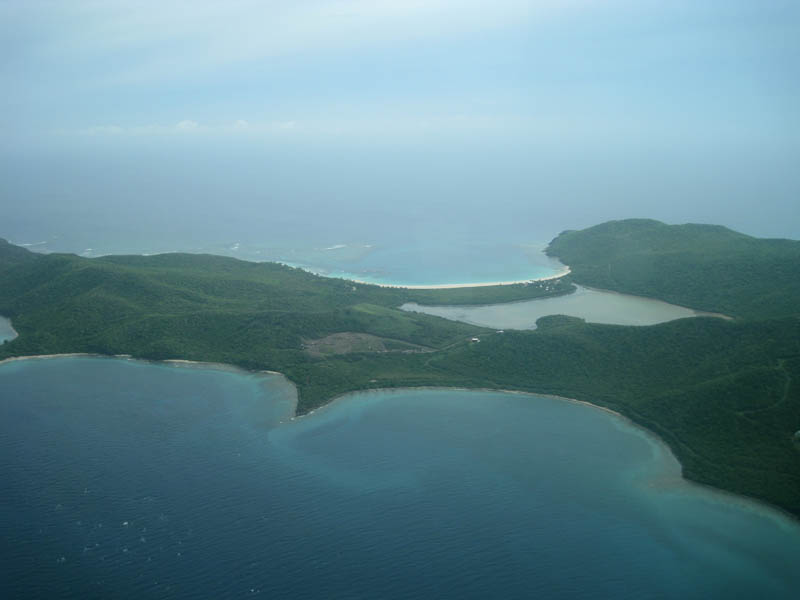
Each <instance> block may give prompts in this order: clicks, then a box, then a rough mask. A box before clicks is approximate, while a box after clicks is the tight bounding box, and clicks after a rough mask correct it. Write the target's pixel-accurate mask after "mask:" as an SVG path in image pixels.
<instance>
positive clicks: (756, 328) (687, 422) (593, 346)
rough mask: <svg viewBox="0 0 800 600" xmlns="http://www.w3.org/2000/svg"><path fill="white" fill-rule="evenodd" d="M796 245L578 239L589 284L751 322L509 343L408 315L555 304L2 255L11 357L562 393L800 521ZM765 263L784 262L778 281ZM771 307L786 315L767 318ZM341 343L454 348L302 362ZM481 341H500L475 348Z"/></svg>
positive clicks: (281, 276) (186, 260)
mask: <svg viewBox="0 0 800 600" xmlns="http://www.w3.org/2000/svg"><path fill="white" fill-rule="evenodd" d="M706 242H707V243H706ZM796 248H797V243H795V242H786V241H778V242H774V241H770V240H755V239H753V238H748V237H747V236H742V235H741V234H736V233H734V232H730V231H728V230H725V229H723V228H716V227H705V226H685V227H679V228H671V227H668V226H666V225H663V224H660V223H657V222H652V221H628V222H617V223H611V224H606V225H602V226H598V227H596V228H591V229H588V230H584V231H583V232H569V233H565V234H562V235H561V236H559V237H558V238H557V239H556V240H554V242H553V243H552V244H551V247H550V252H551V253H553V254H554V255H557V256H559V257H561V258H562V260H563V261H564V262H566V263H568V264H570V266H571V267H572V268H573V274H574V277H575V279H576V281H577V282H579V283H586V284H589V285H595V286H598V287H605V288H609V289H617V290H620V291H627V292H633V293H639V294H645V295H650V296H654V297H660V298H664V299H667V300H671V301H673V302H677V303H679V304H684V305H688V306H692V307H694V308H704V309H707V310H715V311H722V312H726V313H728V314H732V315H736V316H739V317H745V318H744V319H739V320H737V321H734V322H723V321H720V320H716V319H691V320H681V321H675V322H671V323H665V324H662V325H658V326H655V327H617V326H602V325H589V324H586V323H583V322H581V321H579V320H577V319H570V318H565V317H553V318H548V319H544V320H542V321H540V328H539V329H538V330H536V331H533V332H507V333H505V334H495V333H493V332H488V331H487V330H482V329H480V328H476V327H473V326H470V325H466V324H461V323H454V322H451V321H445V320H443V319H438V318H436V317H430V316H426V315H421V314H417V313H405V312H402V311H398V310H396V309H395V307H396V306H397V305H399V304H401V303H402V302H406V301H418V302H425V303H429V304H430V303H432V302H439V303H448V302H453V303H464V302H465V300H464V298H466V299H467V301H469V299H477V298H481V299H483V300H484V301H492V300H494V301H499V300H501V299H519V298H516V297H514V296H515V295H519V294H531V295H535V294H539V293H541V292H542V290H537V289H536V287H535V286H513V287H508V288H503V289H500V288H479V290H478V291H474V290H473V291H470V290H454V291H449V290H443V291H428V290H425V291H424V293H422V292H414V291H411V290H393V289H382V288H377V287H375V286H362V285H353V284H351V283H350V282H344V281H340V280H332V279H326V278H321V277H317V276H314V275H310V274H308V273H305V272H302V271H299V270H296V269H291V268H289V267H284V266H281V265H275V264H255V263H245V262H242V261H237V260H234V259H229V258H222V257H211V256H194V255H180V254H175V255H161V256H154V257H109V258H104V259H92V260H89V259H83V258H79V257H76V256H71V255H48V256H40V255H30V253H27V252H25V251H22V252H20V251H19V250H20V249H14V247H13V246H6V247H3V246H2V245H0V256H3V257H5V258H0V283H1V285H0V314H5V315H7V316H11V317H12V318H13V320H14V325H15V327H16V329H17V330H18V331H19V332H20V334H21V335H20V337H19V338H17V339H16V340H14V341H13V342H9V343H7V344H5V345H4V346H2V347H0V358H2V357H3V356H12V355H25V354H38V353H50V352H81V351H82V352H99V353H106V354H114V353H130V354H133V355H135V356H138V357H142V358H154V359H159V358H188V359H194V360H206V361H219V362H227V363H232V364H237V365H239V366H242V367H245V368H251V369H265V368H266V369H274V370H278V371H282V372H284V373H285V374H286V375H287V376H288V377H289V378H290V379H291V380H292V381H294V382H295V383H296V384H297V386H298V391H299V395H300V407H299V410H300V411H301V412H305V411H308V410H310V409H311V408H313V407H315V406H318V405H320V404H323V403H325V402H327V401H329V400H330V399H331V398H332V397H334V396H336V395H338V394H341V393H345V392H348V391H352V390H357V389H365V388H370V387H393V386H416V385H452V386H471V387H495V388H506V389H519V390H525V391H532V392H541V393H554V394H560V395H564V396H568V397H574V398H579V399H583V400H588V401H591V402H594V403H597V404H601V405H605V406H609V407H612V408H614V409H616V410H619V411H620V412H622V413H623V414H626V415H627V416H629V417H630V418H632V419H633V420H635V421H637V422H639V423H641V424H643V425H645V426H646V427H648V428H650V429H652V430H653V431H656V432H657V433H659V434H660V435H661V436H662V437H663V438H664V439H665V440H666V441H667V442H668V443H669V444H670V445H671V446H672V448H673V449H674V451H675V452H676V454H677V456H678V457H679V459H680V460H681V462H682V464H683V465H684V469H685V474H686V475H687V476H688V477H690V478H692V479H695V480H697V481H701V482H705V483H709V484H712V485H716V486H718V487H721V488H724V489H728V490H731V491H735V492H739V493H744V494H748V495H750V496H754V497H759V498H763V499H765V500H768V501H770V502H773V503H775V504H777V505H779V506H781V507H783V508H785V509H787V510H790V511H792V512H794V513H795V514H799V515H800V452H799V451H798V449H797V448H796V447H795V446H796V445H795V444H793V443H792V435H793V433H794V431H796V430H798V429H800V387H798V382H799V381H800V358H799V357H800V348H798V343H799V342H798V340H800V326H799V325H798V319H797V317H796V311H797V310H798V307H800V302H796V301H794V300H795V299H798V298H800V291H797V290H796V286H797V281H795V280H794V279H792V274H793V273H794V272H795V270H796V269H797V266H798V260H797V258H796V256H797V255H796ZM4 250H6V251H8V252H4ZM743 265H744V266H743ZM748 265H749V266H748ZM753 265H770V267H769V271H765V272H768V273H769V275H765V272H762V271H761V270H758V269H756V268H755V267H754V266H753ZM737 268H739V269H740V270H737ZM764 268H765V269H766V268H767V267H764ZM742 272H744V273H750V275H749V277H750V278H749V279H748V277H744V276H743V275H742V274H741V273H742ZM609 273H610V275H609ZM728 279H729V280H730V282H729V284H728V283H726V281H728ZM568 285H569V284H566V283H565V284H563V286H564V288H562V289H560V290H558V291H559V292H561V291H563V289H566V286H568ZM515 288H516V289H515ZM473 293H474V294H476V295H473ZM509 296H510V297H509ZM475 301H477V300H475ZM758 306H761V307H763V308H764V311H763V312H764V316H767V317H770V318H761V317H762V315H758V314H757V312H758V311H757V310H756V308H757V307H758ZM757 317H758V318H757ZM341 332H358V333H369V334H372V335H378V336H381V337H387V338H392V339H397V340H403V341H407V342H409V343H414V344H420V345H423V346H427V347H430V348H435V349H438V351H437V352H433V353H425V354H370V353H354V354H348V355H338V356H332V357H328V358H312V357H310V356H308V355H307V354H306V353H304V352H303V351H302V349H301V344H302V339H303V338H319V337H323V336H325V335H330V334H333V333H341ZM476 333H480V335H481V338H482V340H483V341H482V342H481V343H480V344H471V343H469V342H468V341H467V339H468V338H469V337H471V336H472V335H475V334H476Z"/></svg>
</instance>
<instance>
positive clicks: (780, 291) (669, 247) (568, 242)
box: [547, 219, 800, 318]
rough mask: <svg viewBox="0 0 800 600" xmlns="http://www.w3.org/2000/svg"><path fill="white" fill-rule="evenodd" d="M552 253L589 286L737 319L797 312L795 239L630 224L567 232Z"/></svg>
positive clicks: (799, 250) (799, 245)
mask: <svg viewBox="0 0 800 600" xmlns="http://www.w3.org/2000/svg"><path fill="white" fill-rule="evenodd" d="M547 253H548V254H549V255H551V256H556V257H558V258H559V259H560V260H562V261H563V262H565V263H566V264H568V265H569V266H570V268H571V269H572V275H573V277H574V279H575V281H578V282H580V283H584V284H586V285H589V286H594V287H599V288H604V289H610V290H616V291H620V292H627V293H630V294H638V295H641V296H650V297H654V298H660V299H663V300H666V301H668V302H673V303H675V304H680V305H683V306H689V307H691V308H694V309H698V310H705V311H710V312H721V313H725V314H729V315H732V316H738V317H752V318H766V317H780V316H786V315H797V314H800V302H798V299H799V298H800V242H797V241H793V240H780V239H759V238H753V237H750V236H747V235H744V234H742V233H737V232H735V231H731V230H730V229H726V228H725V227H720V226H717V225H665V224H664V223H660V222H659V221H652V220H645V219H629V220H625V221H611V222H608V223H603V224H602V225H596V226H594V227H590V228H588V229H584V230H581V231H566V232H563V233H562V234H560V235H559V236H558V237H557V238H556V239H554V240H553V241H552V242H551V243H550V246H549V247H548V249H547Z"/></svg>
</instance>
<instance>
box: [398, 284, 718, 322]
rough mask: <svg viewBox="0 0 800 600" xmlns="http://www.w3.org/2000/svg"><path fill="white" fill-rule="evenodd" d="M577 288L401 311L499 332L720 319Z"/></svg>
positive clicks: (411, 306) (412, 305) (639, 298)
mask: <svg viewBox="0 0 800 600" xmlns="http://www.w3.org/2000/svg"><path fill="white" fill-rule="evenodd" d="M576 287H577V289H576V291H575V292H574V293H572V294H567V295H566V296H557V297H555V298H540V299H537V300H525V301H523V302H507V303H504V304H487V305H482V306H422V305H420V304H416V303H413V302H409V303H407V304H404V305H403V306H401V307H400V308H402V309H403V310H408V311H412V312H422V313H426V314H429V315H436V316H437V317H444V318H445V319H452V320H454V321H464V322H465V323H472V324H473V325H480V326H483V327H496V328H500V329H535V328H536V321H537V319H539V318H541V317H545V316H547V315H568V316H571V317H578V318H581V319H585V320H587V321H588V322H590V323H606V324H609V325H655V324H656V323H664V322H666V321H672V320H674V319H684V318H686V317H697V316H720V315H713V314H712V313H704V312H700V311H696V310H692V309H691V308H684V307H683V306H676V305H675V304H669V303H668V302H663V301H661V300H654V299H652V298H644V297H642V296H631V295H630V294H619V293H617V292H608V291H605V290H594V289H591V288H585V287H581V286H576Z"/></svg>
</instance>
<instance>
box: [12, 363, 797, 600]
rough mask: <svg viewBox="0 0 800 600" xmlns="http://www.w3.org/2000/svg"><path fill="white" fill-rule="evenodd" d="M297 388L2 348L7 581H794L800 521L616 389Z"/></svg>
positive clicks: (44, 585)
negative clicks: (690, 450) (38, 356)
mask: <svg viewBox="0 0 800 600" xmlns="http://www.w3.org/2000/svg"><path fill="white" fill-rule="evenodd" d="M293 402H294V392H293V389H292V388H291V386H289V385H287V383H286V381H285V380H284V379H283V378H281V377H279V376H255V375H243V374H240V373H236V372H229V371H221V370H209V369H197V368H178V367H172V366H166V365H153V364H147V363H139V362H133V361H124V360H113V359H96V358H62V359H52V360H29V361H17V362H11V363H7V364H4V365H2V366H0V477H2V481H3V493H2V495H0V539H2V543H0V560H2V564H3V569H1V570H0V597H3V598H27V597H31V598H33V597H37V598H43V597H53V598H55V597H58V598H250V597H265V598H326V599H329V598H459V599H461V598H480V599H485V598H698V599H700V598H702V599H706V598H732V597H736V598H756V597H757V598H796V592H797V589H798V588H799V587H800V571H798V569H797V568H796V566H797V557H798V556H800V527H798V525H797V524H796V523H794V522H792V521H789V520H787V519H785V518H783V517H782V516H781V515H779V514H778V513H776V512H773V511H771V510H769V509H766V508H763V507H760V506H759V505H756V504H753V503H750V502H747V501H745V500H741V499H737V498H732V497H729V496H726V495H722V494H717V493H713V492H710V491H708V490H705V489H702V488H699V487H696V486H692V485H688V484H686V483H685V482H683V481H682V480H681V479H680V478H679V476H678V467H677V465H676V463H675V461H674V459H673V458H672V456H671V455H670V454H669V452H667V451H666V450H665V449H664V447H663V446H662V445H661V444H660V443H659V442H657V441H656V440H654V439H653V438H652V437H650V436H648V435H646V434H644V433H643V432H641V431H640V430H638V429H636V428H634V427H632V426H629V425H628V424H626V422H624V421H623V420H621V419H620V418H617V417H615V416H613V415H611V414H608V413H606V412H603V411H600V410H596V409H593V408H590V407H586V406H582V405H578V404H574V403H569V402H564V401H558V400H554V399H547V398H538V397H534V396H528V395H521V394H509V393H496V392H477V391H475V392H465V391H457V390H417V391H395V392H375V393H368V394H358V395H352V396H349V397H346V398H344V399H341V400H339V401H337V402H335V403H334V404H332V405H330V406H327V407H325V408H323V409H320V410H318V411H316V413H314V414H313V415H311V416H309V417H304V418H301V419H297V420H294V421H291V420H290V415H291V413H292V409H293Z"/></svg>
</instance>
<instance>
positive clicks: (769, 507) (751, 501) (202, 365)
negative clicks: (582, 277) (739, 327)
mask: <svg viewBox="0 0 800 600" xmlns="http://www.w3.org/2000/svg"><path fill="white" fill-rule="evenodd" d="M82 357H83V358H103V359H116V360H128V361H132V362H141V363H149V364H151V365H165V366H170V367H178V368H196V369H210V370H216V371H228V372H232V373H237V374H240V375H259V374H266V375H279V376H280V377H282V378H283V379H285V380H286V382H287V383H289V384H290V385H291V387H292V389H293V391H294V394H293V398H292V410H291V413H292V416H291V417H290V418H289V419H288V421H285V420H281V421H279V424H287V423H288V422H292V421H298V420H301V419H305V418H306V417H310V416H311V415H313V414H314V413H315V412H317V410H319V409H330V408H332V407H333V406H334V404H337V403H340V402H341V401H344V400H346V399H349V398H352V397H354V396H359V395H366V394H371V393H376V392H379V393H386V392H392V393H394V392H397V393H403V392H416V391H420V390H431V391H441V390H451V391H457V392H494V393H502V394H515V395H520V396H530V397H532V398H548V399H552V400H557V401H560V402H569V403H570V404H579V405H583V406H586V407H589V408H592V409H595V410H600V411H603V412H605V413H608V414H610V415H613V416H614V417H616V418H618V419H620V421H621V422H622V423H624V424H625V425H627V426H629V427H631V428H633V429H635V430H637V431H639V432H641V433H643V434H645V435H646V436H648V437H649V438H651V439H652V440H653V441H655V442H656V443H657V444H658V445H660V446H661V447H662V448H663V449H664V450H666V452H667V453H668V454H669V456H670V457H671V458H672V459H673V460H674V461H675V463H676V464H677V465H678V468H679V472H678V473H677V478H678V479H679V480H680V481H681V482H682V483H683V484H685V485H691V486H697V487H698V488H701V489H704V490H706V491H710V492H712V493H713V494H716V495H719V496H720V498H724V499H726V500H727V501H728V502H733V503H735V504H740V505H742V504H746V505H747V507H748V508H750V509H753V508H757V509H758V510H759V511H767V513H772V514H771V515H770V514H767V515H766V516H771V517H772V518H774V517H775V516H777V515H779V516H781V517H783V518H785V519H787V520H788V521H789V522H791V523H793V524H795V525H800V516H796V515H794V514H792V513H790V512H788V511H786V510H784V509H783V508H781V507H779V506H776V505H774V504H771V503H769V502H767V501H765V500H762V499H760V498H756V497H753V496H747V495H744V494H737V493H735V492H731V491H728V490H725V489H723V488H718V487H714V486H712V485H708V484H704V483H701V482H698V481H694V480H692V479H687V478H686V477H685V476H684V475H683V464H682V463H681V461H680V460H679V459H678V457H677V456H676V455H675V453H674V452H673V451H672V448H671V447H670V445H669V444H668V443H667V442H666V440H664V439H663V438H662V437H661V436H660V435H658V433H656V432H655V431H652V430H650V429H648V428H647V427H645V426H643V425H640V424H638V423H636V422H635V421H634V420H633V419H631V418H630V417H628V416H626V415H624V414H622V413H620V412H618V411H616V410H613V409H611V408H608V407H606V406H601V405H599V404H594V403H592V402H588V401H586V400H578V399H577V398H568V397H566V396H558V395H555V394H540V393H537V392H526V391H522V390H509V389H503V388H485V387H479V388H469V387H458V386H429V385H427V386H416V387H414V386H404V387H390V388H365V389H360V390H353V391H350V392H344V393H342V394H339V395H338V396H334V397H332V398H331V399H330V400H328V401H327V402H326V403H325V404H323V405H321V406H319V407H317V408H315V409H312V410H310V411H308V412H307V413H303V414H300V415H298V414H297V407H298V398H299V397H298V394H297V385H296V384H295V383H294V382H293V381H291V380H290V379H289V378H288V377H286V375H284V374H283V373H281V372H279V371H269V370H262V371H248V370H246V369H242V368H241V367H237V366H236V365H231V364H227V363H216V362H202V361H193V360H185V359H166V360H150V359H146V358H133V357H132V356H131V355H130V354H114V355H108V354H90V353H86V352H73V353H65V354H34V355H29V356H12V357H10V358H6V359H3V360H0V366H2V365H4V364H6V363H11V362H17V361H23V360H48V359H57V358H82Z"/></svg>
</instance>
